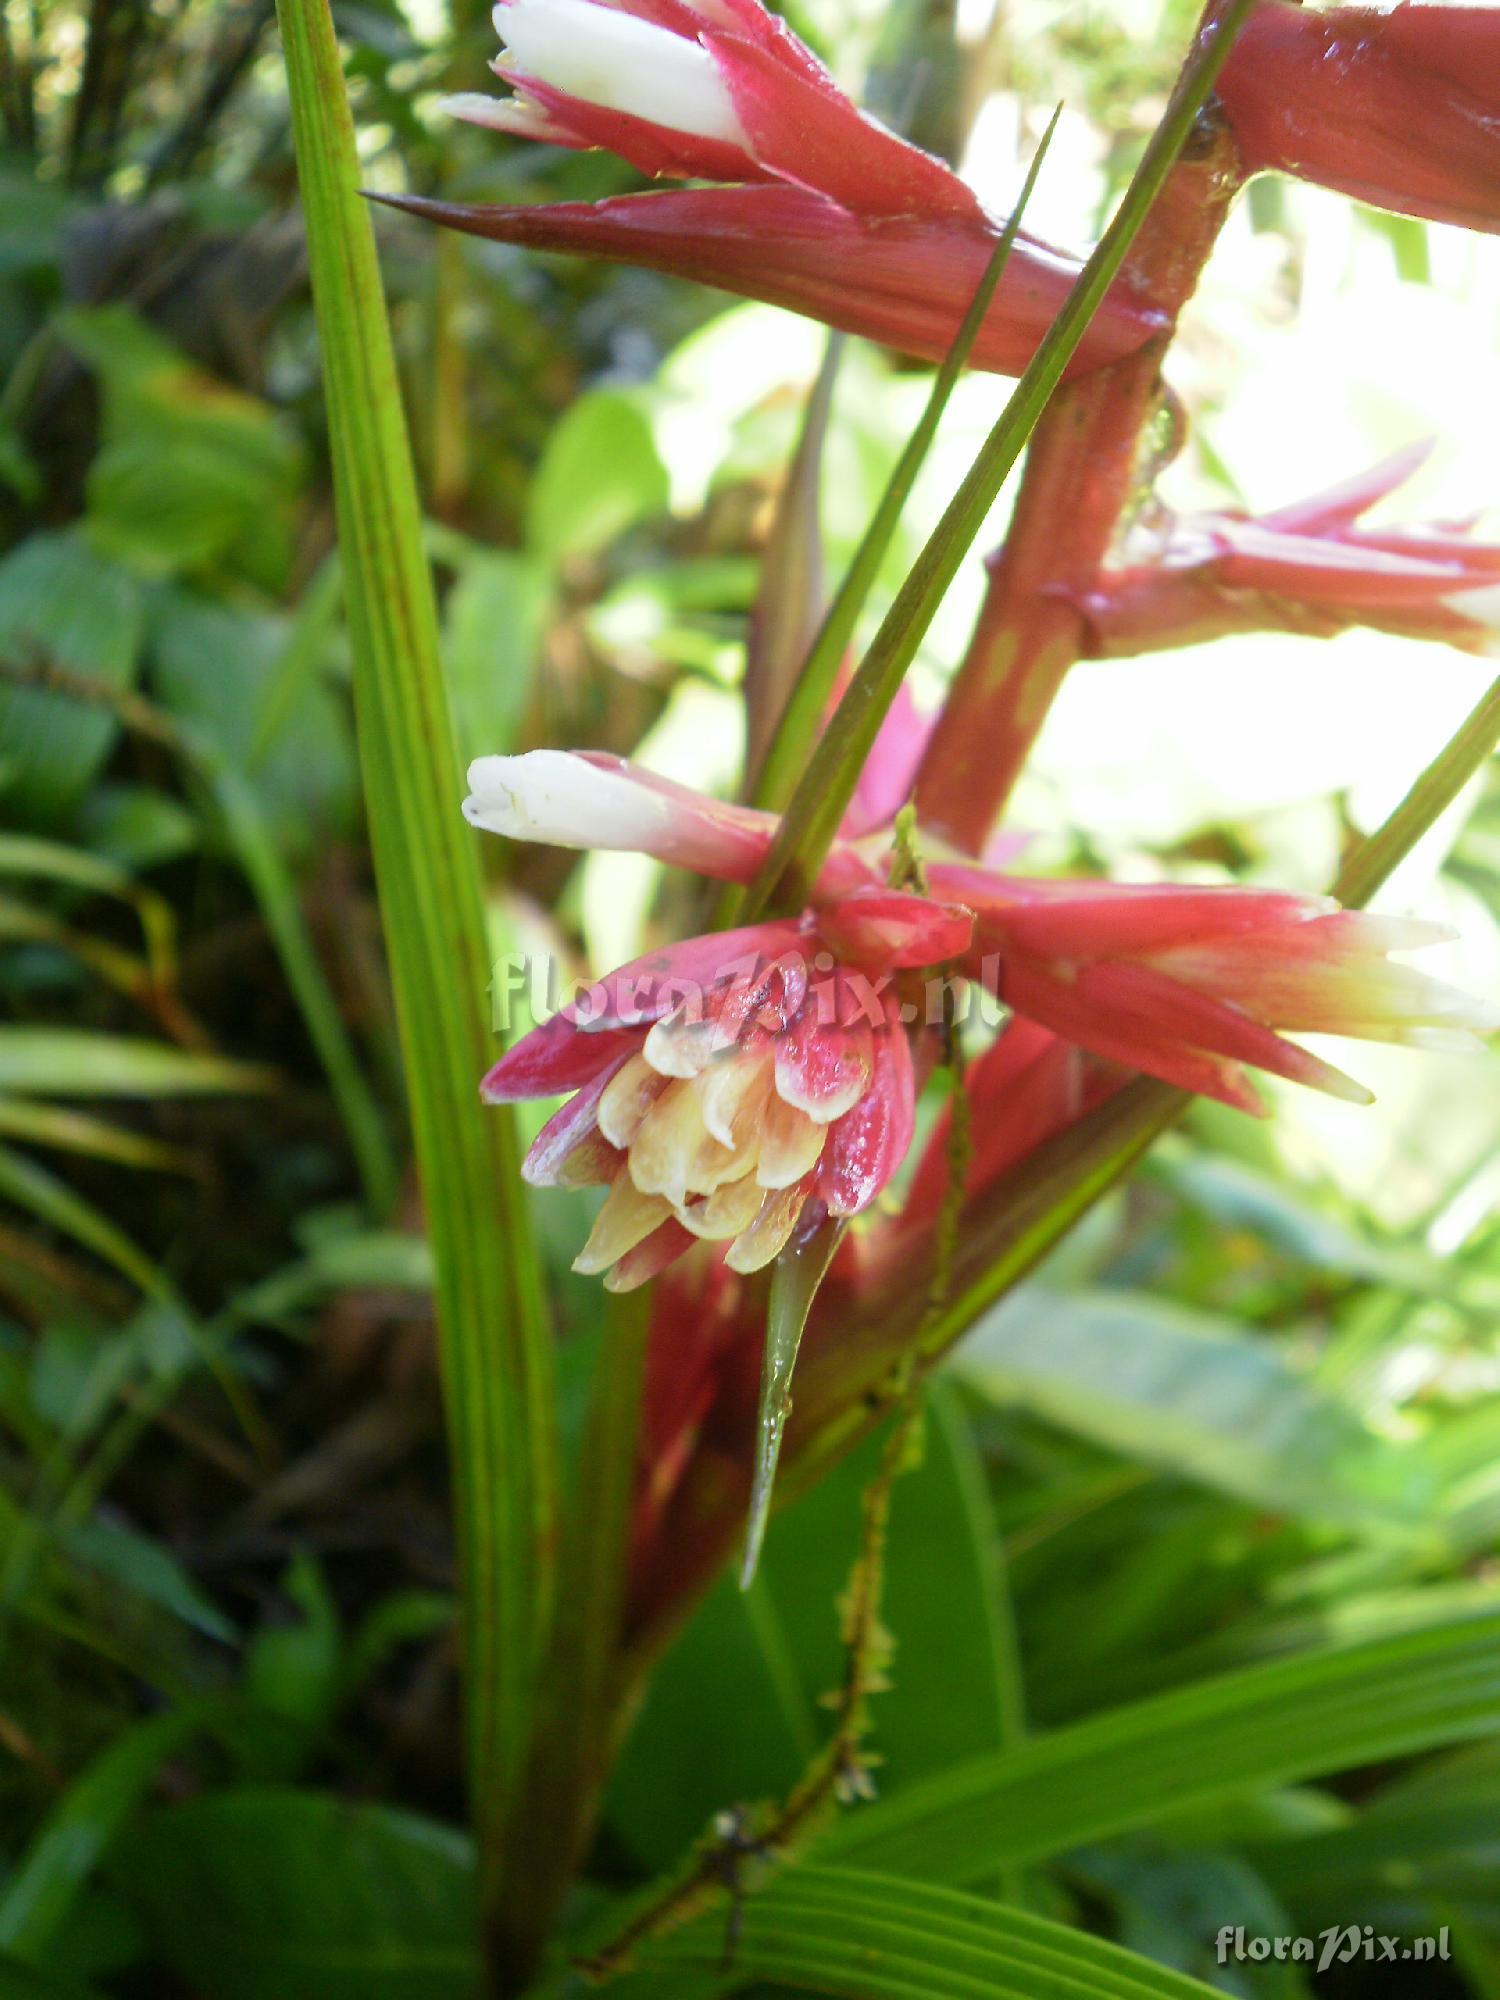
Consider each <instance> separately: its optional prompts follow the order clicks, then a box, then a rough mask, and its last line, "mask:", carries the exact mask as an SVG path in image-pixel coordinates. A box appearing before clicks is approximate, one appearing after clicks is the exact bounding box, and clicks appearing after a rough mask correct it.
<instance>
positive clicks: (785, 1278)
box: [740, 1216, 845, 1590]
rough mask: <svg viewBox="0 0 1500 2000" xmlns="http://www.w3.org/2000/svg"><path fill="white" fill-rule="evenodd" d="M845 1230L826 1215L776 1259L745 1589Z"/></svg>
mask: <svg viewBox="0 0 1500 2000" xmlns="http://www.w3.org/2000/svg"><path fill="white" fill-rule="evenodd" d="M844 1227H845V1225H844V1224H842V1223H838V1222H835V1221H834V1220H833V1219H832V1217H828V1216H825V1217H824V1219H823V1221H822V1223H821V1224H820V1225H819V1227H818V1228H817V1229H816V1230H815V1231H814V1232H813V1233H812V1234H811V1235H799V1236H797V1237H795V1238H794V1240H793V1241H792V1242H791V1243H790V1244H788V1246H787V1248H786V1249H785V1250H784V1251H783V1252H782V1253H781V1255H780V1256H779V1257H778V1258H777V1259H776V1264H775V1268H774V1270H773V1271H772V1273H771V1300H770V1304H769V1306H768V1307H767V1309H766V1344H765V1356H764V1359H763V1360H762V1362H761V1375H760V1408H759V1410H758V1412H757V1414H756V1419H755V1462H754V1470H753V1472H752V1475H751V1481H750V1511H749V1515H748V1517H747V1519H746V1522H745V1552H744V1555H743V1557H742V1559H741V1562H740V1588H741V1589H742V1590H748V1589H749V1587H750V1584H751V1583H752V1581H753V1580H754V1577H755V1565H756V1563H757V1562H758V1561H759V1560H760V1545H761V1542H762V1540H763V1539H764V1537H765V1532H766V1522H767V1521H768V1520H769V1519H770V1514H771V1488H772V1486H773V1485H774V1483H775V1480H776V1461H777V1459H778V1458H779V1457H780V1456H781V1436H782V1432H783V1431H784V1430H785V1429H786V1420H787V1415H788V1412H789V1411H790V1410H791V1407H792V1370H793V1368H794V1367H795V1366H796V1363H797V1349H798V1348H799V1347H800V1346H801V1344H802V1329H803V1328H804V1327H805V1326H806V1325H807V1315H808V1314H809V1312H811V1310H812V1302H813V1299H814V1297H815V1296H816V1294H817V1290H818V1287H819V1285H820V1284H822V1282H823V1274H824V1272H825V1271H826V1270H827V1269H828V1266H829V1265H830V1264H831V1263H832V1262H833V1253H834V1252H835V1250H837V1249H838V1247H839V1244H840V1242H841V1241H842V1240H843V1235H844Z"/></svg>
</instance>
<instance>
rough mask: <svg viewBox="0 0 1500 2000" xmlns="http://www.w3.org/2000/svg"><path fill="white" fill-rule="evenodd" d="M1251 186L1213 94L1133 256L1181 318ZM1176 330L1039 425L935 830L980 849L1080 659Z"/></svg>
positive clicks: (936, 801) (942, 754) (932, 784)
mask: <svg viewBox="0 0 1500 2000" xmlns="http://www.w3.org/2000/svg"><path fill="white" fill-rule="evenodd" d="M1224 18H1226V10H1225V8H1224V7H1223V5H1222V4H1221V0H1212V4H1211V5H1210V6H1209V8H1208V10H1207V12H1206V14H1205V16H1204V20H1203V23H1202V27H1201V29H1200V43H1201V37H1202V36H1203V35H1205V34H1207V33H1209V32H1210V31H1211V30H1213V29H1214V28H1215V27H1217V26H1219V25H1220V24H1221V22H1222V20H1223V19H1224ZM1242 180H1243V170H1242V166H1241V162H1240V158H1239V153H1238V150H1237V148H1236V146H1235V143H1234V139H1233V136H1232V134H1231V133H1230V132H1229V130H1228V128H1227V126H1225V125H1224V123H1223V121H1222V119H1221V117H1220V116H1219V114H1218V112H1217V110H1216V109H1215V108H1214V107H1213V106H1212V105H1211V104H1210V106H1209V107H1208V108H1207V109H1206V110H1205V111H1204V112H1203V113H1202V114H1201V115H1200V117H1199V119H1198V122H1197V125H1196V127H1195V129H1194V131H1193V133H1192V135H1191V137H1190V139H1189V141H1188V143H1187V144H1186V145H1185V146H1184V147H1183V149H1182V151H1181V153H1180V154H1179V156H1178V158H1177V161H1176V164H1175V165H1174V166H1173V168H1172V170H1171V172H1170V174H1169V175H1168V176H1167V179H1166V181H1165V183H1164V185H1163V186H1162V189H1161V191H1160V193H1159V194H1158V196H1157V198H1156V201H1155V203H1154V205H1153V207H1152V209H1151V211H1150V213H1149V214H1148V216H1147V218H1146V221H1145V223H1144V224H1143V225H1142V227H1141V229H1140V232H1139V234H1138V235H1137V236H1136V238H1135V241H1134V243H1133V244H1132V246H1131V253H1130V260H1129V264H1128V266H1127V269H1128V271H1129V273H1130V275H1131V277H1132V279H1133V281H1134V283H1135V285H1136V286H1137V287H1138V288H1139V289H1140V290H1142V291H1144V292H1145V294H1146V296H1147V297H1148V298H1149V299H1150V301H1151V303H1152V305H1154V306H1156V307H1157V308H1158V309H1159V310H1161V311H1163V312H1165V313H1166V314H1167V315H1168V316H1169V318H1170V320H1171V322H1172V325H1173V326H1174V327H1175V323H1176V319H1177V316H1178V314H1179V313H1180V312H1181V310H1182V308H1183V306H1184V305H1185V304H1186V303H1187V300H1188V299H1189V298H1190V297H1191V295H1192V292H1193V290H1194V287H1195V286H1196V284H1197V282H1198V278H1199V275H1200V273H1201V272H1202V269H1203V266H1204V264H1205V263H1206V261H1207V259H1208V255H1209V252H1210V251H1211V249H1212V248H1213V245H1214V241H1215V239H1216V238H1217V236H1218V233H1219V230H1220V229H1221V227H1222V226H1223V222H1224V218H1225V216H1226V215H1227V214H1228V211H1229V206H1230V203H1231V202H1232V201H1233V199H1234V196H1235V195H1236V194H1237V193H1238V191H1239V188H1240V185H1241V182H1242ZM1171 338H1172V334H1171V332H1170V331H1167V332H1164V333H1162V334H1160V335H1159V336H1157V337H1156V338H1155V339H1153V340H1151V341H1150V342H1148V343H1147V345H1146V346H1145V347H1143V348H1141V349H1139V350H1138V351H1137V352H1136V353H1134V354H1131V355H1127V356H1126V357H1125V359H1124V360H1122V361H1119V362H1115V363H1113V364H1111V365H1110V366H1108V367H1105V368H1101V369H1097V370H1095V371H1094V372H1093V373H1092V374H1090V375H1087V376H1085V377H1083V378H1082V380H1080V381H1077V382H1074V383H1071V384H1069V385H1067V386H1065V387H1064V388H1063V389H1062V390H1060V391H1059V393H1058V394H1057V395H1056V396H1055V397H1054V398H1053V400H1052V402H1051V403H1050V405H1049V406H1048V408H1047V410H1046V411H1045V413H1044V414H1043V416H1042V418H1041V420H1040V422H1039V423H1038V424H1037V427H1036V430H1035V432H1034V433H1033V435H1032V440H1031V446H1030V450H1029V452H1028V455H1027V461H1026V469H1025V473H1024V475H1023V478H1022V482H1021V490H1020V492H1019V494H1018V496H1017V499H1016V507H1015V513H1014V515H1013V517H1012V521H1011V529H1010V534H1009V536H1008V537H1007V539H1006V542H1005V545H1004V547H1003V548H1002V549H1001V551H1000V552H999V554H998V556H997V557H996V558H995V559H994V560H993V562H992V565H991V571H990V583H989V590H988V593H987V595H986V599H985V603H984V606H983V608H982V610H981V612H980V616H979V622H978V625H977V627H976V629H975V632H974V637H973V639H972V641H971V643H970V646H969V651H968V654H967V656H966V657H965V659H964V661H963V664H962V666H961V667H960V668H959V671H958V674H957V675H956V677H955V679H954V682H953V686H952V688H951V690H950V692H949V696H948V700H947V703H946V705H945V707H944V709H943V713H942V715H941V716H940V717H939V720H938V723H937V726H936V728H935V729H934V731H933V736H932V740H931V742H930V743H929V745H928V747H927V753H926V756H925V757H924V759H923V762H922V768H921V770H920V771H919V773H918V777H917V802H918V808H919V811H920V813H921V817H922V819H923V822H924V824H926V825H928V826H930V827H932V828H933V829H934V830H935V831H937V832H939V833H942V834H944V835H945V836H946V837H947V838H948V839H950V840H952V841H954V842H956V843H957V844H958V845H960V846H963V847H966V848H968V849H970V850H972V851H974V852H978V851H979V850H980V849H981V848H982V847H983V845H984V842H985V840H986V838H987V837H988V835H989V832H990V829H991V828H992V826H993V825H994V823H995V820H996V819H997V817H998V816H999V814H1000V812H1001V810H1002V809H1003V807H1004V805H1005V802H1006V800H1007V799H1008V798H1009V797H1010V793H1011V789H1012V787H1013V786H1014V784H1015V781H1016V778H1017V776H1018V775H1019V773H1020V770H1021V767H1022V765H1023V764H1024V763H1025V761H1026V758H1027V755H1028V753H1029V752H1030V749H1031V746H1032V744H1033V742H1034V741H1035V740H1036V736H1037V732H1038V731H1039V730H1040V728H1041V726H1042V723H1043V722H1044V721H1045V719H1046V716H1047V711H1048V709H1049V708H1050V707H1051V705H1052V700H1053V697H1054V696H1055V695H1056V693H1057V690H1058V689H1059V687H1060V686H1061V685H1062V682H1063V679H1064V677H1065V675H1066V674H1067V671H1068V669H1069V667H1071V666H1072V665H1073V663H1074V661H1075V660H1077V659H1079V658H1081V657H1082V654H1083V651H1084V643H1085V633H1084V624H1083V620H1082V618H1081V616H1080V614H1079V613H1078V612H1077V611H1076V610H1075V609H1074V608H1073V603H1072V600H1073V599H1074V598H1076V596H1078V595H1079V594H1081V593H1082V592H1083V591H1085V590H1086V589H1087V588H1088V587H1089V585H1090V584H1091V583H1092V582H1093V580H1094V577H1095V576H1096V574H1097V572H1098V571H1099V569H1100V567H1101V566H1102V564H1103V563H1104V561H1105V559H1106V557H1107V556H1108V554H1109V550H1110V547H1111V544H1112V542H1113V541H1114V538H1115V535H1116V533H1117V531H1118V529H1119V526H1120V523H1121V521H1122V519H1123V518H1124V517H1125V516H1126V515H1127V514H1128V511H1129V509H1130V507H1131V505H1132V502H1133V501H1135V500H1136V498H1137V497H1138V496H1139V495H1140V494H1141V493H1142V492H1143V491H1144V490H1148V489H1149V484H1150V478H1151V473H1152V471H1153V470H1154V468H1153V466H1152V465H1151V463H1150V444H1151V439H1152V430H1153V420H1154V419H1155V418H1156V417H1157V416H1158V415H1159V414H1160V413H1162V412H1164V411H1168V412H1169V406H1168V405H1167V404H1166V402H1165V397H1164V391H1163V385H1162V380H1161V363H1162V359H1163V356H1164V355H1165V353H1166V350H1167V347H1168V345H1169V344H1170V341H1171Z"/></svg>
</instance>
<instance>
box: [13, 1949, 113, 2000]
mask: <svg viewBox="0 0 1500 2000" xmlns="http://www.w3.org/2000/svg"><path fill="white" fill-rule="evenodd" d="M0 2000H103V1996H102V1995H101V1994H100V1993H99V1992H98V1990H97V1989H96V1988H95V1987H92V1986H79V1985H78V1984H77V1983H76V1982H75V1981H73V1980H71V1979H58V1978H54V1976H53V1975H52V1974H51V1973H50V1972H43V1971H41V1970H40V1968H39V1967H37V1966H35V1965H28V1964H27V1963H26V1961H25V1960H24V1959H20V1958H13V1957H12V1956H11V1955H10V1953H9V1952H0Z"/></svg>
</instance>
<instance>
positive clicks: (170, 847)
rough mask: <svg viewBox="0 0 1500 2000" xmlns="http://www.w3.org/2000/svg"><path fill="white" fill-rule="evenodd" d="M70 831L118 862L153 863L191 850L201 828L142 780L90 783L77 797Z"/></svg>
mask: <svg viewBox="0 0 1500 2000" xmlns="http://www.w3.org/2000/svg"><path fill="white" fill-rule="evenodd" d="M71 827H72V831H73V832H74V833H75V834H76V835H77V837H78V838H79V839H80V840H81V841H82V842H83V843H84V845H85V846H87V847H88V848H90V849H91V850H92V851H93V852H94V853H96V854H99V855H103V856H105V857H107V858H108V859H109V860H111V861H113V862H115V863H116V865H117V866H119V867H122V868H133V869H146V868H159V867H161V865H162V864H163V862H167V861H177V860H179V859H180V858H181V857H182V856H183V855H184V854H191V853H192V851H193V849H194V848H195V847H196V846H197V845H198V842H199V840H200V838H201V837H202V836H201V832H200V829H199V825H198V822H197V820H196V819H195V818H194V817H193V815H192V813H191V812H189V811H188V809H187V807H186V806H185V805H183V803H182V801H181V800H180V799H174V798H171V797H169V796H168V795H167V793H165V792H158V791H153V790H152V789H151V788H150V787H149V786H147V785H129V784H120V785H116V784H103V785H96V786H94V788H93V789H92V790H91V791H90V792H89V793H88V794H87V795H86V797H85V798H84V799H83V800H82V801H81V802H80V804H79V807H78V810H77V812H76V813H75V814H74V815H73V819H72V822H71Z"/></svg>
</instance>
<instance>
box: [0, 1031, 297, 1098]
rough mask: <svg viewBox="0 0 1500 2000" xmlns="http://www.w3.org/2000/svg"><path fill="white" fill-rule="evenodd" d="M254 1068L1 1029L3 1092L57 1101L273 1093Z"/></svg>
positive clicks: (124, 1041)
mask: <svg viewBox="0 0 1500 2000" xmlns="http://www.w3.org/2000/svg"><path fill="white" fill-rule="evenodd" d="M276 1081H277V1079H276V1074H275V1072H274V1071H273V1070H269V1069H265V1068H263V1067H261V1066H260V1065H258V1064H255V1063H242V1062H233V1061H231V1060H230V1058H229V1057H228V1056H217V1055H208V1054H205V1053H204V1052H203V1051H201V1050H198V1049H179V1048H173V1047H172V1046H171V1045H170V1044H169V1043H166V1042H145V1041H135V1040H132V1039H129V1038H127V1037H126V1036H123V1035H96V1034H93V1033H91V1032H90V1031H89V1030H87V1029H84V1028H29V1027H28V1028H0V1090H4V1091H10V1092H13V1093H15V1094H16V1095H22V1094H25V1095H32V1096H36V1095H48V1096H57V1097H201V1096H205V1095H209V1096H212V1095H216V1094H218V1093H219V1092H228V1093H231V1094H235V1093H239V1092H242V1091H262V1090H270V1089H273V1088H274V1087H275V1085H276Z"/></svg>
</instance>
